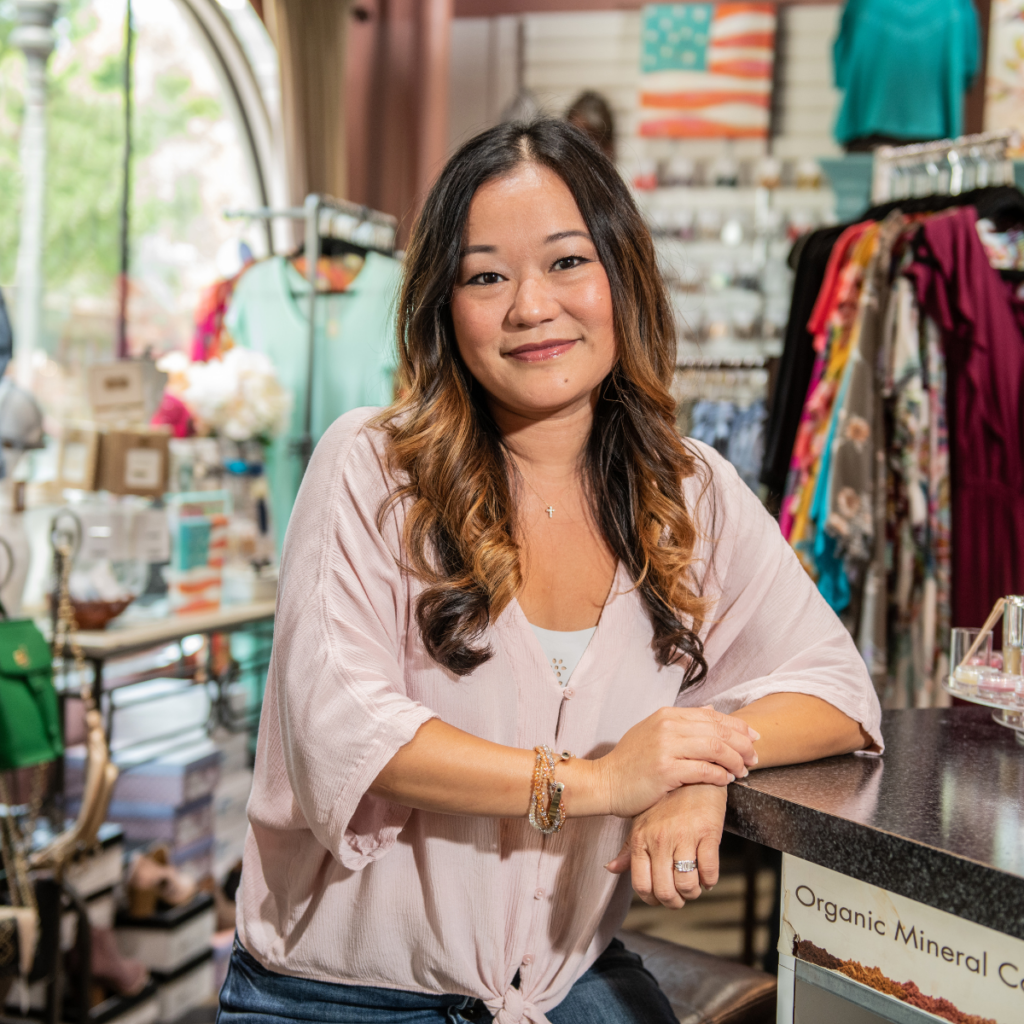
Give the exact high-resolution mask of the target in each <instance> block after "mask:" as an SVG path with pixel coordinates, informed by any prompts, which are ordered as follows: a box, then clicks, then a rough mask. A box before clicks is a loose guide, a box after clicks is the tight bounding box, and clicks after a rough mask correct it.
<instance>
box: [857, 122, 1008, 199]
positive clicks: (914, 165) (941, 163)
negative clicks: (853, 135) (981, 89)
mask: <svg viewBox="0 0 1024 1024" xmlns="http://www.w3.org/2000/svg"><path fill="white" fill-rule="evenodd" d="M1019 143H1020V138H1019V135H1018V133H1017V132H1016V131H999V132H982V133H979V134H977V135H961V136H960V137H959V138H957V139H940V140H938V141H936V142H918V143H914V144H913V145H909V146H879V147H878V149H876V150H875V160H874V169H873V172H872V182H871V201H872V203H874V204H876V205H877V204H879V203H885V202H889V201H890V200H893V199H908V198H912V197H914V196H929V195H951V196H956V195H960V193H961V192H966V191H969V190H971V189H975V188H984V187H986V186H988V185H1011V184H1013V164H1012V162H1011V161H1010V160H1009V158H1008V156H1007V153H1008V152H1009V150H1011V149H1014V148H1016V147H1017V146H1018V145H1019Z"/></svg>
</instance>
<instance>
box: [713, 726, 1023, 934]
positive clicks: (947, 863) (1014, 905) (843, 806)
mask: <svg viewBox="0 0 1024 1024" xmlns="http://www.w3.org/2000/svg"><path fill="white" fill-rule="evenodd" d="M882 735H883V736H884V737H885V754H884V756H883V757H862V756H858V755H854V754H849V755H847V756H845V757H830V758H827V759H826V760H823V761H815V762H812V763H811V764H800V765H791V766H789V767H785V768H766V769H764V770H763V771H755V772H753V773H751V775H750V776H749V777H748V778H747V779H745V780H743V782H737V783H734V784H733V785H732V786H730V787H729V810H728V812H727V814H726V828H727V829H728V830H729V831H730V832H735V833H737V834H738V835H741V836H744V837H746V838H747V839H753V840H755V841H756V842H759V843H763V844H764V845H765V846H771V847H774V848H775V849H777V850H782V851H783V852H785V853H791V854H793V855H794V856H797V857H801V858H803V859H804V860H809V861H813V862H814V863H815V864H820V865H822V866H824V867H827V868H832V869H833V870H834V871H839V872H842V873H843V874H845V875H850V876H852V877H854V878H859V879H861V880H862V881H864V882H870V883H872V884H874V885H879V886H882V887H883V888H885V889H889V890H891V891H892V892H896V893H899V894H900V895H902V896H906V897H908V898H910V899H913V900H918V901H919V902H921V903H926V904H928V905H929V906H932V907H937V908H938V909H940V910H945V911H948V912H949V913H951V914H956V915H957V916H958V917H964V918H967V919H968V920H971V921H976V922H977V923H978V924H982V925H986V926H987V927H989V928H994V929H996V930H997V931H1001V932H1005V933H1006V934H1007V935H1013V936H1015V937H1016V938H1018V939H1024V747H1022V746H1020V745H1019V744H1018V743H1017V742H1016V740H1015V738H1014V735H1013V733H1012V732H1011V731H1010V730H1009V729H1007V728H1005V727H1004V726H1001V725H997V724H996V723H995V722H993V721H992V718H991V712H990V711H989V710H988V709H987V708H981V707H958V708H944V709H934V710H933V709H929V710H921V711H909V710H908V711H886V712H885V713H884V716H883V719H882Z"/></svg>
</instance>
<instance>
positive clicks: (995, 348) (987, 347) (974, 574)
mask: <svg viewBox="0 0 1024 1024" xmlns="http://www.w3.org/2000/svg"><path fill="white" fill-rule="evenodd" d="M976 221H977V213H976V211H975V210H974V208H973V207H970V206H967V207H963V208H961V209H959V210H956V211H953V212H950V213H948V214H944V215H941V216H938V217H935V218H933V219H932V220H930V221H928V222H927V223H926V224H925V225H924V227H923V228H922V230H921V231H920V232H919V233H918V235H917V242H916V246H915V261H914V263H913V264H912V265H911V266H910V267H909V268H908V270H907V273H908V274H909V276H910V277H911V278H912V279H913V280H914V282H915V284H916V288H917V297H918V302H919V303H920V305H921V307H922V310H923V311H924V312H925V313H927V315H928V316H930V317H932V319H934V320H935V321H936V323H937V324H938V325H939V327H940V329H941V330H942V334H943V339H944V343H945V349H946V371H947V382H948V383H947V408H946V412H947V417H948V422H949V447H950V473H951V485H952V498H951V500H952V509H951V512H952V547H953V551H952V560H953V567H952V620H953V621H952V624H953V625H954V626H975V627H976V626H980V625H981V624H982V623H983V622H984V620H985V618H986V616H987V615H988V613H989V611H990V610H991V608H992V605H993V603H994V602H995V601H996V599H997V598H999V597H1002V596H1004V595H1006V594H1020V593H1024V404H1022V402H1021V398H1022V394H1024V335H1022V322H1024V309H1022V306H1021V303H1020V301H1019V300H1018V299H1017V298H1016V296H1015V292H1014V286H1013V285H1012V284H1011V283H1010V282H1008V281H1004V280H1003V279H1002V277H1001V276H1000V274H999V272H998V271H997V270H994V269H993V268H992V267H991V266H990V265H989V262H988V258H987V256H986V254H985V250H984V248H983V247H982V245H981V242H980V240H979V239H978V233H977V230H976V229H975V222H976Z"/></svg>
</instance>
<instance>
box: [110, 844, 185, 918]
mask: <svg viewBox="0 0 1024 1024" xmlns="http://www.w3.org/2000/svg"><path fill="white" fill-rule="evenodd" d="M127 888H128V912H129V913H130V914H131V916H132V917H152V916H153V915H154V914H155V913H156V912H157V909H158V908H159V905H160V904H161V903H163V904H166V905H167V906H170V907H180V906H181V905H182V904H183V903H188V901H189V900H191V899H193V898H194V897H195V895H196V893H197V892H198V891H199V887H198V886H197V885H196V883H195V882H194V881H192V879H191V878H189V877H188V876H187V875H183V874H182V873H181V872H180V871H179V870H178V869H177V868H176V867H175V866H174V865H173V864H171V863H170V855H169V853H168V850H167V847H166V846H157V847H155V848H154V849H152V850H150V851H149V852H147V853H138V854H136V855H135V856H134V857H133V858H132V862H131V866H130V867H129V869H128V886H127Z"/></svg>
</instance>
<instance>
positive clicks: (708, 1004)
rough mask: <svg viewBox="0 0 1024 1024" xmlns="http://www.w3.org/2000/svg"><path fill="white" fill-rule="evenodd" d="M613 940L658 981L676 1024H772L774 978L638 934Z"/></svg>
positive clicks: (728, 961)
mask: <svg viewBox="0 0 1024 1024" xmlns="http://www.w3.org/2000/svg"><path fill="white" fill-rule="evenodd" d="M618 938H619V939H621V940H622V942H623V943H624V944H625V946H626V948H627V949H630V950H632V951H633V952H634V953H637V954H639V955H640V956H641V957H642V958H643V961H644V966H645V967H646V968H647V970H649V971H650V972H651V974H653V975H654V977H655V978H657V979H658V984H659V985H661V988H662V991H663V992H664V993H665V995H666V996H668V1001H669V1002H670V1003H671V1004H672V1009H673V1010H674V1011H675V1014H676V1016H677V1017H678V1018H679V1024H775V987H776V982H775V977H774V976H773V975H771V974H765V973H764V972H763V971H755V970H754V969H753V968H752V967H745V966H744V965H743V964H738V963H734V962H733V961H732V960H723V959H722V958H721V957H718V956H711V954H710V953H701V952H700V951H699V950H696V949H690V947H689V946H679V945H677V944H676V943H674V942H666V941H665V940H664V939H655V938H652V937H651V936H650V935H642V934H641V933H640V932H630V931H626V930H625V929H623V930H622V931H620V932H619V934H618Z"/></svg>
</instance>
